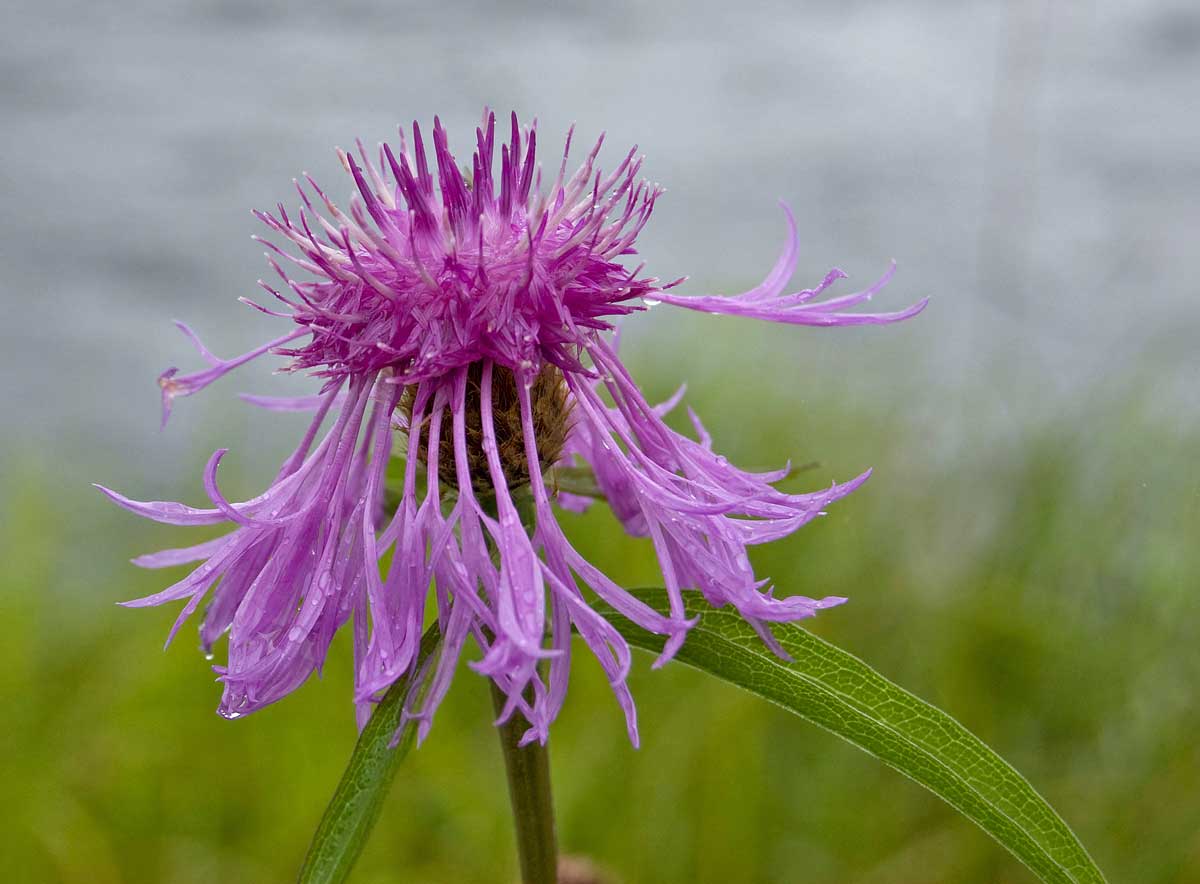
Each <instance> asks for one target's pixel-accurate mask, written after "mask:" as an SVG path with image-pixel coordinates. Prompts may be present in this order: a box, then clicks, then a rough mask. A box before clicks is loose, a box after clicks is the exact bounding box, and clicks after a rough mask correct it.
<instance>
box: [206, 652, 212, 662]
mask: <svg viewBox="0 0 1200 884" xmlns="http://www.w3.org/2000/svg"><path fill="white" fill-rule="evenodd" d="M212 658H213V652H212V651H209V652H208V653H207V654H205V655H204V659H205V660H211V659H212Z"/></svg>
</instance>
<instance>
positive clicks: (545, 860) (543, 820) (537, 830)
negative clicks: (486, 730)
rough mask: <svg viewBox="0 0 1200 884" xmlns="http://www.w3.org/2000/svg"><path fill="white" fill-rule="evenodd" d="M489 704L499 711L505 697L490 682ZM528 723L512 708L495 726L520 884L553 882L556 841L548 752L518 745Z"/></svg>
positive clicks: (535, 746)
mask: <svg viewBox="0 0 1200 884" xmlns="http://www.w3.org/2000/svg"><path fill="white" fill-rule="evenodd" d="M491 684H492V705H493V706H494V707H495V709H496V713H497V714H499V713H500V710H502V709H503V708H504V703H505V700H506V699H507V698H506V697H505V695H504V692H503V691H501V690H500V688H498V687H497V686H496V683H495V682H492V683H491ZM526 727H528V725H527V724H526V722H525V718H524V716H522V715H521V713H520V712H514V713H513V714H512V716H511V717H510V718H509V719H508V721H506V722H505V723H504V724H502V725H500V727H498V728H497V730H498V731H499V733H500V748H501V749H502V750H503V752H504V766H505V768H506V769H507V771H508V795H509V798H510V799H511V801H512V811H513V822H514V824H515V826H516V830H517V855H518V856H519V858H520V862H521V881H522V884H556V882H557V881H558V844H557V838H556V836H555V833H554V800H553V798H552V797H551V795H550V753H549V752H548V751H547V749H546V747H545V746H543V745H542V744H541V743H538V742H537V741H534V742H532V743H530V744H529V745H528V746H520V745H518V743H519V742H520V739H521V735H522V734H523V733H524V732H525V729H526Z"/></svg>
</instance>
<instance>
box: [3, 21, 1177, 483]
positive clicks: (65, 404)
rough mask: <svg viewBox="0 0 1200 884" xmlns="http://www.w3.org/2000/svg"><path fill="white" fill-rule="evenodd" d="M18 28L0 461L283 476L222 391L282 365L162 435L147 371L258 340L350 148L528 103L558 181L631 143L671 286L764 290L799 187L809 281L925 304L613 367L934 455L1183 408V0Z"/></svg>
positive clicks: (650, 319)
mask: <svg viewBox="0 0 1200 884" xmlns="http://www.w3.org/2000/svg"><path fill="white" fill-rule="evenodd" d="M0 8H2V12H0V24H2V27H0V132H2V134H0V192H2V194H3V199H0V267H2V271H3V272H2V273H0V303H2V308H3V322H0V372H2V375H0V376H2V377H3V384H2V385H0V415H3V424H4V429H3V431H2V432H3V436H4V441H3V445H4V448H5V450H6V456H5V460H7V461H8V462H9V463H10V464H11V463H15V462H16V460H15V459H16V458H18V457H21V458H26V459H28V458H30V457H34V458H37V459H40V460H41V461H42V462H43V463H45V464H51V465H53V469H54V470H55V471H56V472H58V473H59V475H60V477H62V478H64V481H66V480H67V479H68V478H69V479H70V482H71V483H72V485H73V484H74V482H75V480H76V479H77V478H80V479H81V478H83V475H82V474H83V473H87V478H89V479H90V478H98V479H100V480H103V481H109V482H112V483H114V484H117V485H118V486H119V487H123V488H130V490H131V491H134V492H137V493H143V494H145V493H147V492H148V490H149V489H148V488H147V485H150V486H152V487H153V486H155V485H157V484H160V483H156V482H155V481H154V480H152V479H150V478H148V477H149V476H150V475H152V474H153V473H155V472H156V471H159V470H162V469H171V470H174V471H178V473H177V474H178V475H187V476H188V477H189V479H190V481H192V482H193V484H194V480H195V475H196V473H197V472H198V469H199V463H200V459H201V458H202V457H203V453H202V452H201V451H200V450H199V449H201V448H205V447H206V446H207V447H211V445H210V442H211V440H212V439H213V438H216V437H219V438H220V440H221V442H222V444H226V445H229V446H230V447H232V448H234V449H238V450H240V452H241V457H243V458H244V460H243V461H242V463H245V464H249V465H251V466H252V465H253V464H254V463H255V459H256V458H258V459H261V460H262V461H264V462H267V461H270V460H272V459H275V458H277V456H278V454H279V452H281V451H283V450H284V449H286V447H287V446H288V444H289V437H287V436H286V435H278V437H277V434H271V433H269V432H267V431H265V430H264V428H265V427H267V426H268V425H269V422H258V423H255V419H254V418H246V417H244V416H243V412H244V410H245V406H242V405H239V404H237V403H236V402H234V401H233V400H232V394H233V392H235V391H237V390H252V391H256V392H281V391H287V390H291V391H296V392H300V391H302V390H305V391H306V390H307V389H308V388H307V387H305V386H304V385H303V383H302V382H299V381H296V380H294V379H288V380H284V379H279V378H272V377H270V376H269V373H268V372H269V368H268V366H267V365H266V364H265V363H260V364H259V367H257V368H255V367H251V368H250V369H244V370H243V371H242V372H241V373H240V376H239V377H237V379H236V380H227V381H225V382H222V384H221V385H219V386H218V387H215V388H213V389H211V390H210V391H209V392H208V393H207V395H204V396H200V397H196V398H195V399H191V400H185V401H182V402H180V403H179V407H178V409H177V415H176V417H174V418H173V419H172V425H171V426H170V427H168V429H167V431H166V432H164V433H162V434H159V433H158V431H157V422H158V400H157V389H156V386H155V382H154V379H155V377H156V375H157V374H158V372H159V371H161V370H162V369H163V368H164V367H165V366H167V365H170V364H176V365H180V366H182V367H183V368H184V369H185V370H187V369H191V368H194V367H196V366H198V365H199V362H198V360H197V359H196V358H195V356H194V354H193V353H192V352H191V350H190V348H189V347H188V345H187V344H186V342H185V341H184V340H183V338H182V337H181V336H179V335H178V334H177V333H176V332H175V331H174V329H173V328H172V327H171V325H170V321H171V320H172V319H174V318H182V319H186V320H187V321H189V322H190V323H192V324H193V326H194V327H195V328H196V329H197V330H198V331H199V332H200V333H201V334H202V335H203V336H204V337H205V338H206V340H207V341H208V343H209V346H210V347H211V348H212V349H214V350H215V351H217V352H218V353H223V354H228V355H232V354H234V353H237V352H241V351H242V350H244V349H248V348H250V347H251V346H253V345H255V344H257V343H258V342H260V341H262V340H265V339H267V337H268V336H274V334H276V333H277V332H275V328H276V326H275V325H274V324H273V323H272V322H271V321H270V320H266V319H264V318H263V317H260V316H257V315H255V314H252V313H251V312H250V311H248V310H246V309H245V308H243V307H241V306H240V305H238V304H237V303H236V302H235V298H237V297H238V296H240V295H250V296H253V295H254V293H255V291H256V289H255V284H254V283H255V280H256V279H257V278H258V277H259V276H265V275H266V272H265V268H264V265H263V263H262V257H261V248H260V247H259V246H257V245H256V244H255V243H253V242H251V241H250V239H249V235H250V234H251V233H255V232H259V231H258V229H257V223H256V222H255V221H254V220H253V219H252V218H251V216H250V212H249V210H250V209H251V208H267V207H271V206H273V205H274V204H275V203H276V201H278V200H284V201H285V202H286V203H288V204H289V205H294V204H295V202H296V200H295V196H294V193H293V192H292V190H291V184H290V181H291V178H292V177H293V176H294V175H296V174H298V173H299V172H300V171H301V170H308V171H310V172H312V173H313V174H314V175H315V176H316V177H317V178H318V180H319V181H321V182H322V183H323V184H324V185H325V186H326V187H327V189H328V190H329V191H330V192H331V193H332V194H334V195H335V196H336V197H339V198H344V197H345V196H346V195H347V194H348V193H349V189H350V182H349V181H348V179H346V178H345V177H344V176H343V175H342V174H341V172H340V170H339V168H338V166H337V162H336V158H335V156H334V154H333V151H332V148H333V147H334V145H343V146H349V145H350V143H351V142H352V140H353V139H354V138H355V137H356V136H361V137H362V138H363V139H364V140H365V141H367V142H368V143H369V144H370V143H374V142H376V141H378V140H381V139H390V138H392V137H393V136H394V130H395V125H396V124H397V123H401V122H408V121H411V120H412V119H413V118H416V119H419V120H421V121H422V122H423V123H425V124H426V128H427V129H428V123H429V121H430V120H431V118H432V116H433V114H435V113H438V114H440V115H441V118H442V120H443V121H444V122H445V123H446V125H447V127H448V128H449V131H450V134H451V143H452V146H454V145H457V146H458V147H459V148H460V149H462V150H463V152H464V153H466V152H467V149H468V148H469V145H470V143H471V133H472V130H473V127H474V125H475V124H476V122H477V120H478V117H479V113H480V109H481V107H482V106H483V105H484V104H485V103H486V104H489V105H491V106H492V107H494V108H497V109H498V110H500V111H501V112H502V113H503V112H506V111H507V110H508V109H510V108H514V109H516V110H517V111H518V112H519V113H520V114H521V115H522V117H523V118H529V117H532V116H537V117H538V118H539V120H540V125H541V130H540V131H541V134H542V138H543V141H542V143H543V144H544V145H545V146H546V150H547V153H546V154H543V158H544V160H546V161H547V162H550V163H553V162H554V159H553V158H554V157H555V156H557V143H556V142H557V140H558V138H559V137H560V135H561V134H562V133H564V132H565V130H566V128H567V126H568V125H569V123H570V122H571V121H573V120H574V121H577V122H578V125H579V130H578V131H579V135H580V141H579V142H577V143H578V144H580V145H582V144H584V143H585V142H587V141H589V140H590V139H591V138H594V137H595V136H596V135H597V134H598V133H599V131H600V130H601V129H607V131H608V137H609V144H610V149H609V151H608V152H607V154H606V156H607V157H608V161H609V163H610V164H611V163H612V162H614V161H615V159H616V158H617V157H618V156H619V154H620V153H621V152H623V150H624V149H625V147H626V146H627V145H630V144H633V143H637V144H639V145H640V147H641V149H642V151H644V152H645V154H646V155H647V161H646V166H645V169H646V172H647V174H648V175H649V176H651V177H652V178H654V179H655V180H658V181H661V182H663V183H664V184H665V185H666V186H667V188H668V194H667V196H666V198H665V199H664V200H662V201H661V202H660V204H659V209H658V210H657V212H656V215H655V218H654V219H653V220H652V222H651V225H650V227H649V228H648V229H647V231H646V233H645V234H644V235H643V237H642V239H641V251H642V254H643V256H644V257H646V259H647V260H648V261H649V268H650V270H651V271H652V272H655V273H656V274H657V275H659V276H661V277H662V278H673V277H676V276H679V275H682V274H688V275H690V277H691V278H690V281H689V282H688V284H687V285H686V287H685V288H684V291H691V292H697V293H699V292H710V291H735V290H739V289H740V288H744V287H746V286H748V285H751V284H753V283H754V282H755V281H756V280H757V279H758V278H759V277H760V276H761V275H762V274H763V273H764V272H765V271H766V269H767V268H769V266H770V265H771V263H772V262H773V260H774V258H775V255H776V254H777V251H778V249H779V246H780V244H781V242H782V237H783V222H782V216H781V214H780V212H779V210H778V208H777V207H776V200H777V199H784V200H786V201H787V202H788V203H789V204H790V205H791V206H793V207H794V208H795V210H796V212H797V217H798V220H799V225H800V231H801V236H802V240H803V253H802V258H801V265H800V271H799V273H798V275H797V283H798V284H800V285H803V284H807V283H809V282H811V281H815V280H816V279H818V278H819V276H820V274H822V273H823V272H824V271H825V270H826V269H827V268H828V267H830V266H834V265H837V266H841V267H843V268H844V269H846V270H847V271H848V272H850V273H851V275H852V277H853V280H852V281H853V282H859V283H866V282H868V281H870V280H872V279H873V278H874V277H875V276H876V275H877V274H879V273H881V272H882V271H883V269H884V268H885V267H886V263H887V261H888V259H890V258H892V257H895V258H897V259H898V260H899V261H900V272H899V274H898V275H897V277H896V279H895V281H894V282H893V283H892V285H891V286H890V287H889V288H888V289H887V290H885V293H884V294H883V295H882V296H880V297H879V298H878V299H877V300H876V302H875V305H876V307H877V308H878V309H893V308H900V307H903V306H906V305H907V304H909V303H911V302H912V301H913V300H915V299H916V298H918V297H921V296H925V295H928V296H931V297H932V299H933V300H932V302H931V306H930V307H929V309H928V310H927V311H926V313H925V314H924V315H923V316H922V317H921V318H919V319H918V320H915V321H913V322H910V323H908V324H906V325H905V326H903V327H892V328H886V329H878V328H871V329H849V330H831V331H824V330H816V329H812V330H810V329H790V328H782V329H763V328H761V327H759V326H753V325H752V324H751V323H748V322H745V321H738V320H719V319H715V318H710V317H704V316H691V315H686V316H681V315H680V311H675V312H674V313H672V312H671V311H669V310H668V309H667V308H658V309H656V310H654V311H652V312H651V313H650V314H649V315H647V316H645V317H641V318H638V319H636V320H635V322H634V323H632V324H631V325H630V327H629V331H628V334H627V336H626V343H625V346H626V348H627V353H628V356H629V359H630V360H631V362H633V363H634V364H635V366H636V367H637V368H639V369H640V370H641V371H642V372H646V373H648V375H647V376H648V377H652V378H654V379H655V380H654V381H653V385H654V386H656V388H661V389H667V388H668V386H669V385H670V384H671V383H673V382H674V381H675V380H676V379H683V378H687V377H692V378H693V379H695V378H697V377H698V378H700V379H701V381H703V382H704V383H712V382H725V383H729V384H732V385H734V386H737V385H745V384H758V385H768V386H771V387H775V388H777V389H778V390H779V391H781V393H780V395H783V396H785V397H786V396H787V395H792V391H794V395H795V396H796V397H797V399H798V400H803V399H804V398H805V397H811V396H814V395H822V396H831V397H835V398H837V397H841V398H843V399H852V400H854V401H855V402H866V403H871V402H879V403H881V404H883V405H886V406H887V407H888V408H889V409H890V410H891V411H896V410H897V409H899V410H901V411H903V412H904V413H905V414H907V415H909V416H910V417H911V418H912V419H913V420H916V421H922V422H925V423H926V424H928V426H929V451H930V452H931V453H930V454H929V455H928V456H929V457H936V456H941V454H943V453H945V452H946V451H957V450H961V449H962V448H963V446H964V445H967V444H969V438H970V436H971V431H972V430H974V431H975V432H978V430H979V427H980V426H986V427H990V428H991V429H989V430H988V431H987V432H988V434H989V435H991V434H992V433H993V431H995V432H998V433H1001V434H1003V433H1004V432H1006V431H1007V432H1013V433H1018V434H1019V433H1021V432H1024V431H1025V428H1027V427H1028V426H1030V425H1033V424H1036V423H1037V422H1038V421H1042V420H1045V419H1047V418H1049V417H1053V416H1056V415H1060V414H1062V413H1064V410H1069V409H1071V408H1074V407H1076V406H1077V405H1078V403H1079V401H1080V400H1081V399H1085V400H1088V399H1095V398H1097V397H1100V398H1103V397H1105V396H1114V397H1115V396H1118V395H1121V394H1123V393H1126V392H1129V391H1133V392H1134V393H1136V395H1138V396H1148V397H1149V398H1150V399H1151V400H1153V402H1154V403H1155V405H1154V407H1156V408H1158V409H1160V410H1161V412H1162V413H1163V414H1164V415H1166V416H1167V417H1168V418H1169V419H1172V420H1175V419H1178V420H1184V421H1192V420H1194V419H1195V418H1196V417H1197V416H1200V393H1198V385H1197V380H1198V379H1200V361H1198V358H1197V346H1196V340H1197V330H1198V329H1200V301H1198V299H1197V297H1196V296H1197V288H1198V283H1197V279H1198V278H1200V272H1198V270H1197V266H1196V264H1197V262H1196V257H1197V254H1196V253H1197V234H1198V233H1200V210H1198V197H1200V115H1198V113H1197V111H1198V110H1200V100H1198V98H1200V5H1197V4H1196V3H1194V2H1181V0H1146V2H1124V3H1122V2H1112V0H1109V2H1083V0H1080V2H1072V3H1050V2H1044V0H1021V2H1014V3H1002V2H994V0H992V2H985V0H973V2H962V3H949V2H933V0H926V2H920V0H904V2H892V3H866V2H844V3H833V2H817V3H782V2H781V3H726V2H701V3H691V4H677V3H666V2H663V3H650V2H646V3H637V2H609V3H605V4H578V3H559V4H554V5H550V4H537V3H532V2H522V3H504V4H500V3H483V2H478V3H462V4H458V3H447V4H441V5H435V4H421V5H408V4H403V3H395V2H390V3H384V2H352V3H343V4H338V3H333V2H328V3H323V4H311V5H310V4H304V3H281V2H271V3H248V2H225V0H220V2H189V3H179V2H165V3H164V2H154V3H148V2H120V3H116V2H89V3H82V2H61V0H50V2H39V3H26V2H19V3H16V4H13V3H12V0H6V2H5V5H4V6H3V7H0ZM660 378H661V380H660ZM916 456H917V457H920V456H924V455H916ZM97 463H99V464H101V465H102V466H103V469H99V470H97V467H96V464H97ZM97 472H100V473H101V475H99V476H97V475H96V473H97ZM76 473H79V474H80V475H79V476H76ZM150 496H152V495H150Z"/></svg>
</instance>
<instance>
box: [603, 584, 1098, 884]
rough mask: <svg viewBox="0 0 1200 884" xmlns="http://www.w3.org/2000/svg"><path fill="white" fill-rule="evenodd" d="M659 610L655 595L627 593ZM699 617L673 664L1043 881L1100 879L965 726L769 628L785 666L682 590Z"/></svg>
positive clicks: (742, 627)
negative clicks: (831, 743)
mask: <svg viewBox="0 0 1200 884" xmlns="http://www.w3.org/2000/svg"><path fill="white" fill-rule="evenodd" d="M633 594H634V595H635V596H637V597H638V598H639V599H641V600H642V601H644V602H646V603H647V604H649V605H650V606H651V607H653V608H655V609H657V610H659V611H662V612H666V611H667V608H668V603H667V594H666V591H665V590H662V589H640V590H634V591H633ZM684 598H685V600H686V606H687V615H688V616H689V617H691V616H699V618H700V620H699V623H698V624H697V625H696V627H695V628H694V629H693V630H692V631H691V633H690V634H689V635H688V638H687V641H686V642H684V644H683V647H682V648H681V649H680V650H679V653H678V654H677V655H676V659H678V660H680V661H681V662H683V663H686V664H688V665H689V666H694V667H695V668H697V669H700V670H702V671H704V672H707V673H709V674H711V675H715V676H717V677H718V678H721V679H724V680H725V681H728V682H731V683H732V684H735V685H738V686H739V687H742V688H745V689H746V690H748V691H750V692H751V693H754V694H757V695H759V696H760V697H763V698H765V699H767V700H770V701H771V702H773V703H777V704H778V705H780V706H782V707H783V708H784V709H787V710H788V711H789V712H794V713H795V714H796V715H799V716H800V717H801V718H804V719H807V720H808V721H811V722H812V723H814V724H816V725H819V726H820V727H823V728H825V729H826V730H829V731H832V732H833V733H835V734H837V735H838V736H839V737H841V738H842V739H844V740H848V741H849V742H851V743H853V744H854V745H855V746H858V747H859V748H860V749H862V750H864V751H865V752H868V753H870V754H871V755H874V756H875V757H876V758H878V759H879V760H880V761H882V762H884V763H885V764H888V765H890V766H891V767H894V768H895V769H896V770H898V771H900V772H901V773H902V774H904V775H905V776H907V777H909V778H911V779H913V780H915V781H916V782H918V783H920V784H921V785H922V786H924V787H925V788H927V789H929V790H930V791H931V792H933V793H934V794H935V795H937V796H938V797H940V798H941V799H942V800H944V801H946V802H947V803H948V804H950V805H951V806H952V807H953V808H955V809H956V810H957V811H959V812H960V813H962V814H963V815H964V816H966V817H967V818H968V819H971V820H973V821H974V822H975V823H976V824H977V825H978V826H979V827H980V828H982V829H983V830H984V831H985V832H987V833H988V834H989V835H991V836H992V837H993V838H995V839H996V840H997V841H999V842H1000V843H1001V844H1002V845H1004V846H1005V847H1006V848H1008V849H1009V850H1010V851H1012V853H1013V854H1014V855H1015V856H1016V857H1017V858H1018V859H1020V860H1021V861H1022V862H1023V863H1025V865H1027V866H1028V867H1029V868H1030V869H1032V870H1033V872H1034V873H1035V874H1036V875H1037V876H1038V878H1039V879H1040V880H1042V881H1047V882H1056V884H1057V882H1063V884H1068V882H1073V884H1083V882H1103V881H1104V876H1103V875H1102V874H1101V872H1100V870H1099V869H1098V868H1097V867H1096V864H1095V863H1094V862H1093V861H1092V858H1091V857H1090V856H1088V853H1087V851H1086V850H1085V849H1084V847H1083V845H1082V844H1080V843H1079V840H1078V839H1077V838H1076V837H1075V835H1074V833H1073V832H1072V831H1071V830H1070V828H1068V827H1067V824H1066V823H1064V822H1063V820H1062V818H1060V817H1059V816H1058V814H1056V813H1055V812H1054V810H1053V809H1052V808H1051V807H1050V805H1049V804H1047V803H1046V801H1045V799H1043V798H1042V796H1040V795H1039V794H1038V793H1037V792H1036V791H1035V790H1034V788H1033V787H1032V786H1031V785H1029V783H1028V782H1027V781H1026V780H1025V779H1024V778H1023V777H1022V776H1021V775H1020V774H1019V773H1017V772H1016V771H1015V770H1013V768H1012V767H1010V766H1009V765H1008V764H1007V763H1005V761H1004V760H1003V759H1002V758H1000V756H999V755H997V754H996V753H995V752H993V751H992V750H991V749H989V748H988V747H987V746H986V745H984V744H983V743H982V742H981V741H980V740H979V739H978V738H976V737H975V736H974V735H972V734H971V733H970V732H969V731H968V730H967V729H966V728H964V727H963V726H962V725H960V724H959V723H958V722H956V721H955V720H954V719H953V718H951V717H950V716H949V715H947V714H946V713H944V712H942V711H941V710H940V709H937V708H935V707H933V706H931V705H929V704H928V703H926V702H924V701H923V700H920V699H918V698H917V697H914V696H913V695H912V694H910V693H909V692H908V691H906V690H904V689H903V688H900V687H897V686H896V685H894V684H892V683H891V682H890V681H888V680H887V679H885V678H884V677H883V676H881V675H879V674H878V673H877V672H875V671H874V670H873V669H871V667H869V666H867V664H866V663H864V662H863V661H861V660H859V659H858V658H857V657H854V656H852V655H850V654H847V653H846V652H845V651H842V650H840V649H838V648H836V647H834V646H833V645H831V644H829V643H828V642H826V641H823V640H822V639H819V638H817V637H816V636H815V635H813V634H812V633H810V632H807V631H805V630H803V629H801V628H800V627H798V626H794V625H789V624H781V625H777V626H775V627H774V632H775V635H776V637H777V638H778V639H779V643H780V644H781V645H782V646H783V647H784V649H785V650H786V651H787V652H788V653H789V654H790V655H791V656H792V662H790V663H789V662H787V661H786V660H782V659H780V658H779V657H777V656H776V655H775V654H774V653H772V652H771V651H770V649H768V648H767V647H766V646H765V645H764V644H763V642H762V640H761V639H760V638H759V637H758V635H757V634H756V633H755V632H754V630H753V629H752V628H751V627H750V625H749V624H747V623H746V621H745V620H743V619H742V618H741V616H740V615H738V614H737V612H736V611H733V610H731V609H728V608H726V609H715V608H712V607H711V606H710V605H709V604H708V603H707V602H705V600H704V598H703V597H702V596H701V595H700V594H699V593H695V592H688V593H684ZM597 608H598V609H601V610H600V612H601V613H602V614H603V615H604V616H605V617H606V618H607V619H608V620H609V621H610V622H612V623H613V625H614V626H616V627H617V629H618V630H620V632H621V634H622V635H623V636H625V638H626V639H627V640H628V641H629V643H630V644H632V645H635V646H636V647H640V648H645V649H646V650H649V651H653V652H658V651H661V650H662V647H663V637H662V636H659V635H654V634H652V633H649V632H646V631H645V630H644V629H642V628H641V627H639V626H636V625H634V624H633V623H631V622H630V621H629V620H627V619H625V618H624V617H622V616H621V615H620V614H618V613H617V612H616V611H614V610H612V609H611V608H608V607H607V606H602V605H597Z"/></svg>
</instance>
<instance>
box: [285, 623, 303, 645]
mask: <svg viewBox="0 0 1200 884" xmlns="http://www.w3.org/2000/svg"><path fill="white" fill-rule="evenodd" d="M302 638H304V630H303V629H301V628H300V627H299V626H293V627H292V628H291V629H290V630H288V641H293V642H298V641H300V639H302Z"/></svg>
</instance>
